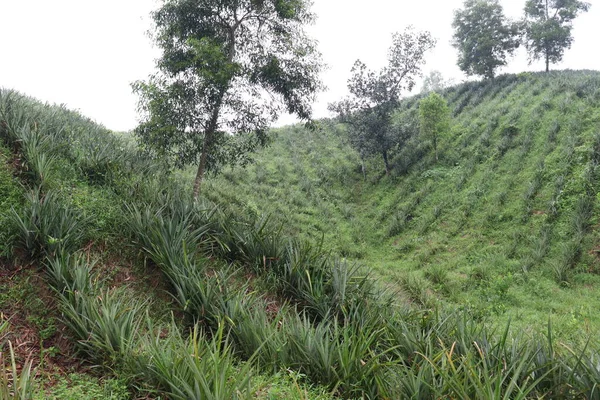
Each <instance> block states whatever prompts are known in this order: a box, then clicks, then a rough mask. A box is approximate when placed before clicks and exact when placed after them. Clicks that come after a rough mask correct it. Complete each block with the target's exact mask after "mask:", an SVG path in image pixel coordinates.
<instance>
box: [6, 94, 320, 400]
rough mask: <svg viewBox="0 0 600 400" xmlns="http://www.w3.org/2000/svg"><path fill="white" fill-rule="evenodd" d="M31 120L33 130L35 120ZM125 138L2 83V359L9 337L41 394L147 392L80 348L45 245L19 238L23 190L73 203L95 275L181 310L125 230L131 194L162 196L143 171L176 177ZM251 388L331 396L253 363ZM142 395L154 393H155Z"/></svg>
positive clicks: (158, 305)
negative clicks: (36, 248)
mask: <svg viewBox="0 0 600 400" xmlns="http://www.w3.org/2000/svg"><path fill="white" fill-rule="evenodd" d="M5 121H9V123H7V122H5ZM15 121H16V122H15ZM11 123H14V124H15V125H14V126H12V125H11ZM31 126H33V129H29V128H28V127H31ZM11 129H16V130H20V131H21V130H22V131H23V132H25V131H27V132H29V133H36V132H37V134H39V136H37V137H38V139H39V140H31V141H32V142H34V143H37V147H36V151H31V150H29V148H28V147H27V145H26V144H25V143H26V142H25V140H21V139H19V140H17V141H15V142H10V143H9V141H8V139H7V138H8V137H10V135H9V134H7V131H9V130H11ZM21 134H22V132H21ZM30 137H33V136H30ZM128 144H129V142H128V140H127V138H126V139H125V140H121V137H120V135H114V134H113V133H112V132H110V131H108V130H107V129H105V128H104V127H102V126H100V125H98V124H96V123H94V122H92V121H90V120H89V119H87V118H85V117H83V116H81V115H79V113H77V112H72V111H69V110H66V109H64V108H63V107H59V106H55V105H48V104H43V103H41V102H39V101H37V100H35V99H32V98H28V97H26V96H23V95H21V94H18V93H17V92H13V91H10V90H5V89H2V88H0V365H1V366H2V370H3V371H2V372H4V366H6V365H8V364H9V363H10V357H9V350H8V349H9V343H11V344H12V345H13V347H14V348H15V357H16V360H15V362H16V365H17V370H18V371H21V370H25V369H26V366H27V365H28V363H31V366H32V374H33V375H31V378H30V381H31V382H32V384H33V396H34V399H90V400H91V399H111V400H119V399H126V398H132V397H133V396H137V395H139V394H140V391H136V390H131V389H132V387H131V386H132V380H131V379H130V378H131V377H127V376H121V374H120V372H119V371H117V370H112V369H111V368H110V366H107V368H102V366H104V365H102V366H98V365H94V364H93V363H90V360H89V358H86V357H85V354H83V353H82V352H81V349H78V348H77V342H78V340H77V337H76V336H75V335H74V334H73V332H71V331H69V329H68V327H67V326H66V324H65V323H64V321H66V320H68V318H66V317H65V315H64V313H62V314H61V311H62V310H61V309H60V308H59V305H58V304H57V303H58V301H57V293H56V292H55V291H53V290H52V286H51V283H50V282H51V281H52V280H51V278H50V277H49V274H48V265H47V264H48V260H47V259H44V258H43V257H42V256H41V255H40V253H37V254H35V255H34V254H27V252H25V251H24V250H23V248H22V247H23V246H24V244H23V243H22V242H19V240H20V239H21V238H22V237H23V232H22V230H19V229H18V228H17V226H16V225H15V222H14V218H11V214H12V210H13V209H14V210H15V211H16V212H17V213H19V214H21V213H23V212H24V211H25V209H26V208H27V207H30V205H29V204H28V200H26V198H25V196H24V195H25V194H30V192H32V191H33V188H34V187H40V188H42V190H43V191H44V192H45V193H46V194H47V193H48V192H53V193H54V194H55V195H56V197H55V198H56V199H58V201H59V202H60V203H61V204H63V205H64V206H68V207H69V209H71V210H73V211H74V212H75V214H76V219H77V220H78V221H79V222H78V225H81V226H83V227H84V230H83V231H77V232H75V234H74V235H72V236H71V239H70V240H73V241H74V242H75V243H76V244H77V248H80V253H82V254H83V255H84V259H86V260H87V261H88V262H90V263H91V265H92V270H93V272H94V273H96V274H97V276H98V277H99V278H98V280H97V282H98V284H99V285H100V286H104V288H105V290H107V293H108V290H110V291H111V292H113V291H114V292H116V291H121V293H125V294H126V298H132V299H134V300H133V301H134V302H135V303H136V304H142V305H143V306H142V307H143V308H144V310H143V311H144V313H146V312H148V314H147V315H148V318H149V319H150V320H152V321H153V322H156V323H164V322H165V320H168V319H169V316H170V315H172V313H174V314H175V318H177V319H181V312H178V310H177V309H176V308H175V307H174V305H173V299H172V298H171V296H170V295H169V294H168V293H167V292H168V290H169V289H170V287H169V286H168V284H167V283H166V282H165V279H164V277H163V275H162V274H161V273H160V271H159V270H158V269H157V268H152V267H151V266H150V267H149V266H148V265H147V263H146V261H145V260H144V258H143V257H140V254H139V252H138V251H137V250H135V249H133V250H132V248H131V246H130V243H129V241H128V239H127V233H124V232H126V225H125V220H126V215H125V210H124V208H123V202H124V201H125V199H131V198H132V197H136V196H141V197H142V198H149V199H154V196H156V195H157V192H158V190H155V189H156V187H157V186H151V187H149V188H147V187H146V185H148V186H150V185H151V183H150V182H149V181H150V180H152V179H151V178H148V177H147V176H146V175H144V176H142V175H143V174H142V173H141V172H140V171H142V170H143V171H146V173H148V174H150V175H155V176H158V178H157V180H159V181H160V183H159V184H158V186H160V187H161V189H163V190H164V191H166V192H171V193H172V192H175V191H176V190H177V183H173V184H172V185H171V186H169V184H168V183H165V181H164V180H162V181H161V178H162V179H165V180H167V181H169V182H171V180H170V177H164V176H162V175H161V174H154V173H153V172H152V171H155V170H152V171H148V170H147V168H150V169H152V168H156V166H153V161H149V160H146V159H145V158H143V157H142V158H140V157H138V156H137V155H136V152H135V150H133V149H131V148H129V147H128ZM40 154H43V155H44V156H46V158H43V157H39V155H40ZM40 160H42V161H40ZM44 160H46V161H47V162H46V163H45V164H44V163H43V161H44ZM138 174H139V175H138ZM42 177H43V178H42ZM144 190H149V192H146V191H144ZM140 191H141V193H139V192H140ZM148 193H150V195H148ZM50 214H52V213H50ZM57 214H58V213H57ZM25 220H26V222H27V219H25ZM32 220H33V219H32ZM31 223H34V224H37V223H40V222H39V221H36V222H31ZM59 224H60V223H59ZM32 233H33V232H32ZM52 235H53V234H52ZM52 235H47V237H43V236H42V237H39V238H37V239H36V240H39V241H40V242H41V243H42V247H44V246H46V245H47V243H51V242H53V241H54V242H55V243H59V242H61V241H62V239H61V238H60V236H57V238H58V239H57V238H53V237H52ZM14 249H17V250H16V251H15V252H14V253H11V250H14ZM109 288H110V289H109ZM127 311H129V310H128V309H124V310H123V313H125V312H127ZM96 363H98V362H97V360H96ZM100 364H103V363H100ZM23 375H25V376H26V375H27V374H25V373H24V374H23ZM4 378H5V375H4V374H0V398H2V399H4V397H3V396H4V395H3V392H2V391H1V390H2V388H7V387H10V386H11V385H12V382H10V380H11V379H13V375H11V374H10V372H9V376H8V379H9V381H6V380H4ZM251 390H252V391H253V393H254V397H255V398H273V397H274V396H275V397H281V398H292V399H294V398H313V399H327V398H330V396H329V395H328V394H327V393H325V391H324V389H318V388H315V389H313V388H311V387H310V386H309V385H308V384H306V383H305V382H304V381H303V380H302V377H301V376H300V375H299V374H298V373H295V372H293V371H280V372H277V373H274V374H260V373H258V372H256V373H255V372H254V371H253V374H252V386H251ZM144 395H145V396H147V397H145V398H152V395H151V394H149V393H144ZM15 398H20V397H18V396H17V397H15ZM27 398H29V397H27Z"/></svg>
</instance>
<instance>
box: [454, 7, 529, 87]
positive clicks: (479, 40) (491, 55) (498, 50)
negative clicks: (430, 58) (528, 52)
mask: <svg viewBox="0 0 600 400" xmlns="http://www.w3.org/2000/svg"><path fill="white" fill-rule="evenodd" d="M452 27H453V28H454V30H455V31H454V36H453V41H452V45H453V46H454V47H455V48H456V49H457V50H458V53H459V55H458V67H459V68H460V69H461V70H462V71H464V72H465V73H466V74H467V75H480V76H483V77H484V78H493V77H494V75H495V74H496V70H497V69H498V68H499V67H502V66H504V65H506V63H507V61H506V59H507V56H509V55H512V54H513V53H514V51H515V49H516V48H518V47H519V25H518V24H516V23H511V22H509V21H508V20H507V18H506V17H505V16H504V12H503V10H502V6H501V5H500V3H499V2H498V0H466V1H465V3H464V8H463V9H462V10H457V11H455V12H454V20H453V22H452Z"/></svg>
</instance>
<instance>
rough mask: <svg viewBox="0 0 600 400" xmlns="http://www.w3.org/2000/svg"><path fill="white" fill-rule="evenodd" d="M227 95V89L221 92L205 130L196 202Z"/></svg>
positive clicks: (195, 194) (195, 196)
mask: <svg viewBox="0 0 600 400" xmlns="http://www.w3.org/2000/svg"><path fill="white" fill-rule="evenodd" d="M224 95H225V90H223V91H222V93H221V98H220V99H219V101H218V103H217V106H216V107H215V109H214V110H213V112H212V115H211V117H210V122H209V124H208V128H207V129H206V131H205V132H204V142H203V143H202V153H201V154H200V163H199V164H198V172H196V179H194V190H193V200H194V203H195V202H196V201H198V195H199V194H200V186H201V185H202V179H204V172H205V170H206V161H207V159H208V153H209V152H210V150H211V146H212V141H213V136H214V134H215V131H216V130H217V123H218V122H219V113H220V111H221V104H222V101H223V96H224Z"/></svg>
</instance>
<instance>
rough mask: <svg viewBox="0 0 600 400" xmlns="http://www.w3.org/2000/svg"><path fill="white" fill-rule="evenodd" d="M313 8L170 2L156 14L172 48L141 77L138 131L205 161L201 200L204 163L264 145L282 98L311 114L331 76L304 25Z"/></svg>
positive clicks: (296, 1)
mask: <svg viewBox="0 0 600 400" xmlns="http://www.w3.org/2000/svg"><path fill="white" fill-rule="evenodd" d="M309 8H310V3H309V2H307V1H304V0H284V1H282V0H277V1H273V0H269V1H260V2H253V1H246V2H242V3H240V2H238V1H225V2H222V1H209V2H206V1H204V2H198V1H183V2H180V1H167V2H165V3H164V4H163V5H162V6H161V8H159V9H158V10H157V11H155V12H154V13H153V19H154V22H155V24H156V35H155V38H156V42H157V45H158V46H159V47H160V48H161V49H162V51H163V55H162V57H161V59H160V60H158V63H157V67H158V68H159V70H160V74H159V75H155V76H153V77H152V78H151V79H150V81H149V82H148V83H144V82H137V83H135V84H134V86H133V87H134V91H136V92H137V93H139V94H140V96H141V101H140V109H141V110H142V111H143V112H144V114H145V115H144V116H143V121H142V123H141V124H140V126H139V127H138V128H137V129H136V132H137V134H138V136H139V137H140V139H141V140H142V142H143V143H144V144H145V145H146V146H147V147H148V148H150V149H152V150H154V151H156V152H158V154H160V155H161V156H166V157H168V161H170V162H174V163H175V164H177V166H180V167H181V166H184V165H189V164H195V165H198V172H197V176H196V179H195V181H194V199H197V197H198V192H199V188H200V183H201V181H202V178H203V175H204V172H205V170H206V171H211V170H214V171H217V170H219V169H220V168H221V167H222V166H224V165H228V164H234V163H236V162H242V163H243V162H247V161H248V158H247V155H248V153H249V152H250V151H251V150H252V149H254V148H255V147H256V146H257V145H259V144H263V145H264V144H265V141H266V131H267V128H268V126H269V123H270V122H273V121H275V120H276V119H277V115H278V114H279V112H280V108H282V106H283V107H285V109H286V110H287V111H288V112H290V113H292V114H296V115H298V116H299V117H300V118H301V119H306V120H307V119H310V115H311V107H310V104H311V102H312V100H313V99H314V94H315V92H316V91H318V90H319V89H320V88H321V86H322V85H321V83H320V81H319V78H318V73H319V71H320V70H321V62H320V60H319V58H320V55H319V54H318V52H317V51H316V47H315V45H314V43H313V42H312V41H311V40H310V39H309V38H308V37H307V36H306V34H305V33H304V30H303V26H304V25H305V24H306V23H309V22H310V21H312V19H313V17H312V15H311V14H310V11H309ZM262 92H268V93H269V94H270V96H259V95H258V93H262ZM263 99H264V100H263ZM274 99H275V101H273V100H274ZM229 133H233V134H234V135H231V134H229Z"/></svg>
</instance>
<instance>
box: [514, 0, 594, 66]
mask: <svg viewBox="0 0 600 400" xmlns="http://www.w3.org/2000/svg"><path fill="white" fill-rule="evenodd" d="M589 9H590V4H589V3H585V2H583V1H579V0H527V2H526V3H525V38H526V42H525V45H526V47H527V52H528V53H529V62H530V63H531V62H532V61H534V60H539V59H544V61H545V62H546V72H548V71H550V64H551V63H552V64H555V63H557V62H559V61H561V60H562V59H563V56H564V53H565V49H569V48H571V44H572V43H573V36H572V35H571V29H572V28H573V24H572V23H573V20H574V19H575V18H576V17H577V15H578V14H579V13H580V12H586V11H588V10H589Z"/></svg>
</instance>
